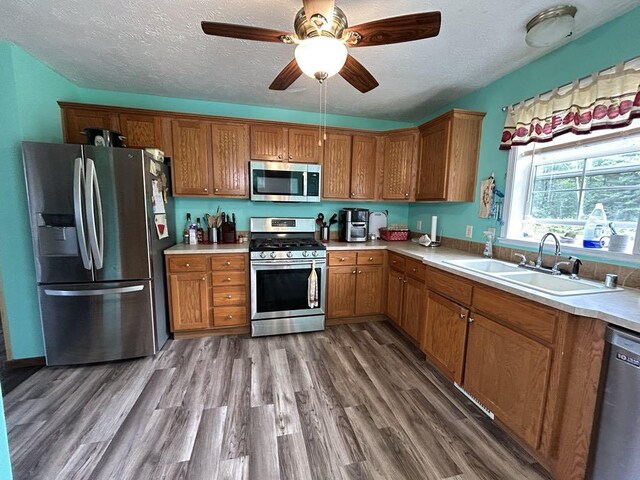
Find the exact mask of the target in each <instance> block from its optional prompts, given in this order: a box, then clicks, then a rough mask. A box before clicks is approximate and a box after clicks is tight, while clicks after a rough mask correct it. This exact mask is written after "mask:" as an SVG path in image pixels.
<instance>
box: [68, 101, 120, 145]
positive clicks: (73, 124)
mask: <svg viewBox="0 0 640 480" xmlns="http://www.w3.org/2000/svg"><path fill="white" fill-rule="evenodd" d="M85 128H104V129H107V130H115V131H118V132H119V131H120V123H119V119H118V114H117V113H114V112H109V111H106V110H93V109H86V108H64V107H63V109H62V130H63V132H62V133H63V138H64V143H86V137H85V136H84V135H83V133H82V131H83V130H84V129H85Z"/></svg>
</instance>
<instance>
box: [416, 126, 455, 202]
mask: <svg viewBox="0 0 640 480" xmlns="http://www.w3.org/2000/svg"><path fill="white" fill-rule="evenodd" d="M450 128H451V121H450V120H449V119H448V118H444V119H442V120H434V121H433V122H432V123H430V124H429V125H427V126H426V127H425V128H424V129H423V130H422V131H421V132H420V163H419V173H418V182H417V187H416V200H444V199H446V197H447V184H448V181H447V178H448V172H447V170H448V161H449V159H448V151H449V148H448V147H449V132H450Z"/></svg>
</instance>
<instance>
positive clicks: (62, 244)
mask: <svg viewBox="0 0 640 480" xmlns="http://www.w3.org/2000/svg"><path fill="white" fill-rule="evenodd" d="M22 150H23V158H24V170H25V178H26V182H27V194H28V199H29V221H30V223H31V232H32V239H33V253H34V258H35V267H36V276H37V282H38V296H39V302H40V317H41V321H42V333H43V337H44V346H45V356H46V360H47V365H70V364H82V363H93V362H103V361H108V360H117V359H124V358H133V357H141V356H146V355H153V354H154V353H156V352H157V351H158V350H160V348H162V346H163V345H164V343H165V342H166V340H167V338H168V322H167V305H166V294H165V275H164V260H163V253H162V252H163V250H165V249H166V248H168V247H170V246H172V245H173V244H175V232H173V231H170V232H168V233H169V235H168V236H166V237H165V238H162V239H160V238H159V236H160V235H159V233H158V230H157V228H156V224H155V222H156V213H155V212H161V211H162V210H164V212H165V213H164V214H162V213H160V214H158V220H160V221H163V220H165V225H166V227H165V228H173V226H174V225H175V220H174V210H173V200H172V198H171V196H170V195H169V194H167V195H166V198H167V203H166V204H165V203H164V201H162V203H163V205H160V204H159V199H160V198H161V197H162V196H163V194H162V192H161V191H160V190H161V188H163V187H164V186H166V188H169V184H170V182H169V172H168V168H167V166H166V165H165V164H163V163H160V162H156V161H155V160H154V159H153V157H152V156H151V155H150V154H149V153H146V152H145V151H143V150H137V149H127V148H108V147H93V146H89V145H67V144H65V145H60V144H46V143H34V142H24V143H23V146H22ZM158 182H160V183H158ZM154 193H156V196H155V202H154V197H153V195H154ZM158 194H159V195H158ZM162 215H165V217H166V218H165V217H162ZM160 228H161V229H162V230H163V235H164V228H162V227H160ZM16 273H17V272H16Z"/></svg>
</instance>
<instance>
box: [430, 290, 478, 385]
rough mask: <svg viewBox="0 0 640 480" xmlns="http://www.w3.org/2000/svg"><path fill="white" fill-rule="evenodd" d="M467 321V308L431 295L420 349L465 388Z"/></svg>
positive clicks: (435, 294)
mask: <svg viewBox="0 0 640 480" xmlns="http://www.w3.org/2000/svg"><path fill="white" fill-rule="evenodd" d="M468 318H469V309H468V308H466V307H462V306H460V305H458V304H457V303H454V302H452V301H451V300H448V299H446V298H444V297H443V296H441V295H438V294H437V293H435V292H428V295H427V306H426V314H425V325H424V331H423V333H422V341H421V342H420V346H421V348H422V351H423V352H424V353H425V355H426V356H427V358H428V359H429V360H431V362H432V363H433V364H434V365H435V366H436V367H438V368H439V369H440V370H441V371H442V373H444V374H445V375H446V376H447V377H449V378H450V379H451V380H452V381H454V382H457V383H458V384H462V372H463V368H464V356H465V347H466V343H467V320H468Z"/></svg>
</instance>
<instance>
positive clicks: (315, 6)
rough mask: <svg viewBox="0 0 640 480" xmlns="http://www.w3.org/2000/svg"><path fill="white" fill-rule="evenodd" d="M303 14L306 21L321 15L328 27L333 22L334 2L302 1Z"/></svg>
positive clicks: (332, 0)
mask: <svg viewBox="0 0 640 480" xmlns="http://www.w3.org/2000/svg"><path fill="white" fill-rule="evenodd" d="M302 4H303V5H304V14H305V16H306V17H307V20H311V19H312V17H313V16H314V15H322V16H323V17H324V18H325V20H326V21H327V24H328V25H331V22H333V9H334V7H335V5H336V2H335V0H303V1H302Z"/></svg>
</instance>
